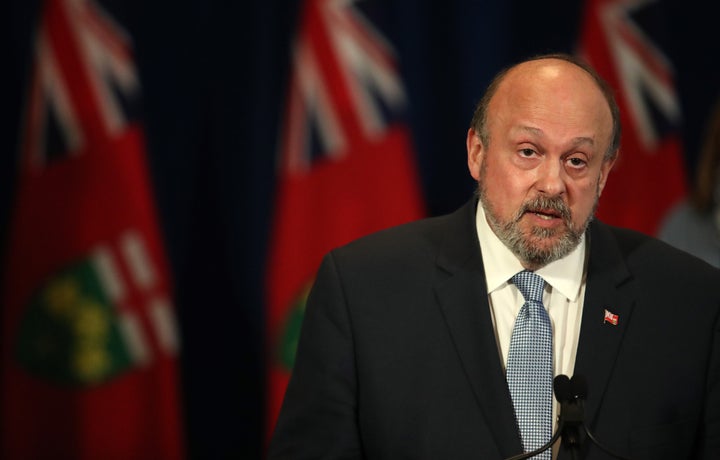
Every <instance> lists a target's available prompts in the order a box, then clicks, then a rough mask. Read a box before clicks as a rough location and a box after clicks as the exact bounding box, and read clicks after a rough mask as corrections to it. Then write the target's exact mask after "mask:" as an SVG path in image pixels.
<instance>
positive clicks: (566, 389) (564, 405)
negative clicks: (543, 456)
mask: <svg viewBox="0 0 720 460" xmlns="http://www.w3.org/2000/svg"><path fill="white" fill-rule="evenodd" d="M553 387H554V389H555V397H556V398H557V400H558V402H560V422H559V423H558V431H559V432H561V434H562V442H561V444H560V445H561V448H562V449H564V450H568V451H569V452H570V458H571V459H573V460H574V459H576V458H578V455H579V454H580V449H581V447H582V442H583V439H582V438H581V436H580V433H581V431H580V428H582V432H583V433H584V434H586V435H587V437H588V438H589V439H590V441H592V443H593V444H595V445H596V446H597V447H599V448H600V449H601V450H603V451H604V452H605V453H606V454H608V455H610V456H612V457H615V458H618V459H620V460H628V459H627V458H626V457H623V456H622V455H619V454H617V453H615V452H613V451H611V450H610V449H608V448H607V447H606V446H605V445H603V444H602V443H601V442H600V441H598V440H597V438H595V436H593V434H592V432H591V431H590V429H589V428H588V427H587V425H585V398H586V397H587V393H588V389H587V388H588V385H587V380H586V379H585V377H584V376H583V375H574V376H573V378H571V379H568V377H567V376H565V375H558V376H557V377H555V380H554V382H553Z"/></svg>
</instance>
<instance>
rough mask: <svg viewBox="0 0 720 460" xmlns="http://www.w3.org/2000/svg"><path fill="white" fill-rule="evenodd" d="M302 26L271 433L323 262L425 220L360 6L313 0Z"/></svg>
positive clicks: (272, 287)
mask: <svg viewBox="0 0 720 460" xmlns="http://www.w3.org/2000/svg"><path fill="white" fill-rule="evenodd" d="M301 18H302V20H301V23H300V28H299V34H298V37H297V39H296V40H295V43H294V61H293V68H292V73H291V75H290V88H289V94H288V101H287V106H286V112H285V119H284V126H283V131H282V139H281V145H280V158H279V160H280V162H279V170H278V174H279V180H278V187H277V195H276V206H275V215H274V225H273V233H272V238H271V242H270V254H269V259H268V272H267V279H266V291H267V296H266V297H267V305H268V307H267V308H268V310H267V329H268V330H267V337H268V351H269V356H268V372H269V375H268V386H269V388H268V398H269V399H268V416H267V419H268V420H267V421H268V429H269V430H268V433H271V432H272V428H273V427H274V424H275V420H276V417H277V414H278V412H279V409H280V405H281V402H282V398H283V395H284V393H285V386H286V385H287V381H288V377H289V373H290V370H291V368H292V364H293V360H294V357H295V345H296V341H297V338H298V334H299V329H300V323H301V321H302V316H303V310H304V305H305V297H306V295H307V291H308V289H309V287H310V285H311V284H312V282H313V277H314V275H315V271H316V270H317V269H318V267H319V264H320V260H321V258H322V256H323V255H324V254H325V253H326V252H328V251H329V250H330V249H332V248H333V247H336V246H338V245H341V244H344V243H347V242H349V241H351V240H353V239H355V238H357V237H359V236H362V235H364V234H367V233H370V232H372V231H375V230H379V229H382V228H385V227H389V226H392V225H395V224H399V223H403V222H406V221H410V220H414V219H417V218H419V217H421V216H422V215H423V204H422V198H421V191H420V188H419V180H418V177H417V173H416V166H415V164H414V160H413V154H412V149H411V146H410V140H409V132H408V128H407V126H406V125H405V124H404V123H403V122H402V120H401V117H400V112H401V111H402V109H403V105H404V101H405V95H404V90H403V87H402V82H401V80H400V77H399V75H398V70H397V64H396V62H395V59H394V56H393V54H392V50H391V48H390V46H389V44H388V43H387V42H386V41H385V39H384V38H383V36H382V35H381V34H380V32H379V31H378V30H377V29H375V28H374V27H373V25H372V23H371V22H370V21H369V20H368V18H366V17H365V16H363V15H362V14H361V13H360V11H358V9H357V8H356V7H355V6H353V4H352V3H351V2H334V1H331V0H307V1H306V2H304V10H303V14H302V15H301Z"/></svg>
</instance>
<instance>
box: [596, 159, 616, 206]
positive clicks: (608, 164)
mask: <svg viewBox="0 0 720 460" xmlns="http://www.w3.org/2000/svg"><path fill="white" fill-rule="evenodd" d="M618 154H619V151H618V152H615V155H613V156H612V158H610V159H608V160H603V162H602V165H601V166H600V179H599V180H598V196H600V195H602V191H603V189H604V188H605V184H606V183H607V179H608V176H609V175H610V170H612V168H613V166H615V161H616V160H617V158H618Z"/></svg>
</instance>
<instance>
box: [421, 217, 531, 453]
mask: <svg viewBox="0 0 720 460" xmlns="http://www.w3.org/2000/svg"><path fill="white" fill-rule="evenodd" d="M451 219H453V220H452V225H451V226H450V228H446V230H448V231H447V232H446V234H445V235H446V236H445V238H444V246H443V250H442V251H441V254H440V255H439V257H438V259H437V267H438V270H437V278H436V281H435V292H436V295H437V298H438V302H439V304H440V307H441V309H442V312H443V315H444V317H445V322H446V324H447V327H448V329H449V330H450V334H451V336H452V338H453V342H454V344H455V348H456V350H457V353H458V355H459V357H460V360H461V362H462V365H463V368H464V370H465V374H466V375H467V377H468V380H469V384H470V386H471V387H472V390H473V393H474V394H475V398H476V400H477V402H478V405H479V406H480V409H481V410H482V412H483V415H484V416H485V420H486V422H487V425H488V427H489V428H490V431H491V432H492V434H493V437H494V439H495V442H496V444H497V446H498V449H499V452H500V454H501V455H502V456H503V457H508V456H511V455H514V454H517V453H518V452H521V451H522V445H521V443H520V437H519V434H518V431H517V425H516V422H515V415H514V411H513V406H512V400H511V399H510V393H509V391H508V388H507V383H506V380H505V377H504V375H503V371H502V366H501V363H500V352H499V351H498V348H497V343H496V341H495V332H494V327H493V324H492V318H491V316H490V307H489V304H488V296H487V289H486V283H485V275H484V270H483V263H482V256H481V254H480V244H479V242H478V239H477V232H476V230H475V206H474V205H473V203H469V204H468V205H466V206H465V207H464V208H462V209H461V210H459V211H458V212H457V213H455V215H453V217H451ZM469 248H470V249H469Z"/></svg>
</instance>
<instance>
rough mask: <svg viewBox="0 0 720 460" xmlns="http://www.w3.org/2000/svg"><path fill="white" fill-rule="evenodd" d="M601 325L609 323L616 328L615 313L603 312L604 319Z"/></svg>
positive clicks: (616, 316) (616, 317) (616, 318)
mask: <svg viewBox="0 0 720 460" xmlns="http://www.w3.org/2000/svg"><path fill="white" fill-rule="evenodd" d="M603 323H610V324H612V325H613V326H617V324H618V315H616V314H615V313H613V312H611V311H608V310H605V319H603Z"/></svg>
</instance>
